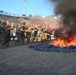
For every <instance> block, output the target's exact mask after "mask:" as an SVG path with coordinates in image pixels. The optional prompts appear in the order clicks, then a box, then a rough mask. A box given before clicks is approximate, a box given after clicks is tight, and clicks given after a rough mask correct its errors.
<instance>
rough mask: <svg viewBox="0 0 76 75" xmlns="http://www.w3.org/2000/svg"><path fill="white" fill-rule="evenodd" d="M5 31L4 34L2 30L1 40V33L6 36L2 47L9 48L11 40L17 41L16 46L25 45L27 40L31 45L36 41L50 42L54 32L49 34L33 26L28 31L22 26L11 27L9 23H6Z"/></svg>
mask: <svg viewBox="0 0 76 75" xmlns="http://www.w3.org/2000/svg"><path fill="white" fill-rule="evenodd" d="M0 28H2V27H0ZM3 30H4V31H3V32H1V30H0V38H1V33H2V35H3V34H5V36H3V38H4V39H3V40H2V46H5V45H6V46H9V42H10V41H11V40H14V41H15V43H14V44H15V45H17V44H18V45H24V44H25V40H26V43H27V44H30V43H31V42H34V41H37V42H38V41H41V42H43V41H48V40H51V35H52V32H47V31H46V30H44V29H39V28H37V27H34V26H33V25H30V26H29V27H28V29H26V28H25V27H24V26H21V25H17V26H13V27H11V26H10V25H9V24H8V23H7V22H5V25H4V27H3Z"/></svg>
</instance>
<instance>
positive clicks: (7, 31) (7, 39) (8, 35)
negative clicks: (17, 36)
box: [2, 23, 10, 46]
mask: <svg viewBox="0 0 76 75" xmlns="http://www.w3.org/2000/svg"><path fill="white" fill-rule="evenodd" d="M5 31H6V35H5V37H4V41H3V44H2V45H6V46H9V41H10V25H9V24H7V23H6V25H5Z"/></svg>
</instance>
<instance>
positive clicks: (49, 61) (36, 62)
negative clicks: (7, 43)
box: [0, 45, 76, 75]
mask: <svg viewBox="0 0 76 75" xmlns="http://www.w3.org/2000/svg"><path fill="white" fill-rule="evenodd" d="M0 75H76V53H74V52H72V53H61V52H60V53H58V52H44V51H36V50H34V49H31V48H29V45H24V46H11V47H8V48H6V49H0Z"/></svg>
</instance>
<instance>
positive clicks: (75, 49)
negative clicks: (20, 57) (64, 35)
mask: <svg viewBox="0 0 76 75" xmlns="http://www.w3.org/2000/svg"><path fill="white" fill-rule="evenodd" d="M29 47H30V48H33V49H34V50H36V51H45V52H64V53H69V52H76V46H72V45H71V46H66V47H56V46H54V45H49V44H48V43H47V44H37V45H30V46H29Z"/></svg>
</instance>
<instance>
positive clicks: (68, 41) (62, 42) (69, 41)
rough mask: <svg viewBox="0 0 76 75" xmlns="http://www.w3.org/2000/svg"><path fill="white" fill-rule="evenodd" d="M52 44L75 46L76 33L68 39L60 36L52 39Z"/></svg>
mask: <svg viewBox="0 0 76 75" xmlns="http://www.w3.org/2000/svg"><path fill="white" fill-rule="evenodd" d="M53 45H55V46H59V47H62V46H70V45H73V46H76V35H72V36H71V37H70V38H68V39H66V40H65V39H62V38H57V39H56V40H54V41H53Z"/></svg>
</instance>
